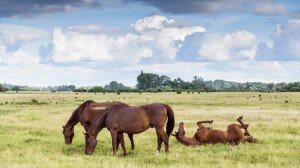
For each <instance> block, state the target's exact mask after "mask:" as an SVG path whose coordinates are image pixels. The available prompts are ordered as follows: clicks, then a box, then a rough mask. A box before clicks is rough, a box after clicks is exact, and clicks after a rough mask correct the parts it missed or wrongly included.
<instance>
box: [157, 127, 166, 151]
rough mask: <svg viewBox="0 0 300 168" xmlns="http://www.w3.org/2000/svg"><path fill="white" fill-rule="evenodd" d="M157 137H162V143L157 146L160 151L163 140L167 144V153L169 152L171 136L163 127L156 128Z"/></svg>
mask: <svg viewBox="0 0 300 168" xmlns="http://www.w3.org/2000/svg"><path fill="white" fill-rule="evenodd" d="M156 133H157V137H160V145H159V146H158V147H157V149H158V148H159V149H158V151H159V152H160V148H161V144H162V141H163V142H164V144H165V153H166V154H168V153H169V137H168V135H167V134H166V132H165V131H164V129H163V128H156Z"/></svg>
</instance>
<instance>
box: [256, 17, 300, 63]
mask: <svg viewBox="0 0 300 168" xmlns="http://www.w3.org/2000/svg"><path fill="white" fill-rule="evenodd" d="M271 38H272V40H273V42H274V45H273V46H272V47H271V48H270V47H268V46H267V45H266V44H265V43H260V44H259V45H258V50H257V54H256V57H255V58H256V59H257V60H266V61H268V60H282V61H299V60H300V19H290V20H288V23H287V24H286V25H282V26H281V25H277V26H276V29H275V31H274V33H273V35H272V36H271Z"/></svg>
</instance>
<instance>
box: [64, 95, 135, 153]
mask: <svg viewBox="0 0 300 168" xmlns="http://www.w3.org/2000/svg"><path fill="white" fill-rule="evenodd" d="M119 103H120V102H104V103H97V102H94V101H92V100H88V101H86V102H84V103H82V104H81V105H80V106H79V107H78V108H77V109H76V110H75V111H74V112H73V114H72V115H71V117H70V119H69V120H68V122H67V123H66V125H65V126H63V134H64V137H65V143H66V144H71V143H72V140H73V137H74V126H75V125H76V124H77V123H78V122H80V123H81V125H82V126H83V127H84V129H85V131H88V129H89V128H90V126H91V123H92V121H93V119H94V118H95V117H96V116H97V115H98V114H100V113H102V112H103V111H104V110H105V109H107V108H108V107H110V106H112V105H115V104H119ZM128 137H129V139H130V141H131V149H134V142H133V135H132V134H128Z"/></svg>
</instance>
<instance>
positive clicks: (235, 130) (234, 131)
mask: <svg viewBox="0 0 300 168" xmlns="http://www.w3.org/2000/svg"><path fill="white" fill-rule="evenodd" d="M242 119H243V116H241V117H239V118H238V119H237V121H238V122H239V123H240V125H239V124H230V125H228V126H227V130H226V131H221V130H216V129H211V130H209V129H207V128H206V127H204V126H203V125H202V124H203V123H209V124H212V123H213V120H211V121H199V122H197V125H198V129H197V132H196V133H195V135H194V136H193V137H192V138H187V137H185V136H184V134H185V132H184V127H183V123H180V125H179V129H178V131H177V132H176V133H175V136H176V139H177V140H178V141H179V142H181V143H183V144H184V145H187V146H190V145H202V144H210V143H212V144H213V143H229V144H233V145H238V144H239V143H240V142H243V141H244V142H245V141H247V142H250V143H255V142H256V139H255V138H253V137H252V136H251V135H250V133H249V132H248V127H249V124H244V123H243V122H242ZM241 129H244V130H245V133H243V132H242V131H241ZM245 136H247V137H245Z"/></svg>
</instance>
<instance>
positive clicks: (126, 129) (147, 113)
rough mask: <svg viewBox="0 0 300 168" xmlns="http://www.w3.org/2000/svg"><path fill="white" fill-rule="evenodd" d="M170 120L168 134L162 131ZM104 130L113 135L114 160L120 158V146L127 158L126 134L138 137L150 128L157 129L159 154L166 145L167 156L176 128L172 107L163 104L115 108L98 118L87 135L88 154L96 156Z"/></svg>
mask: <svg viewBox="0 0 300 168" xmlns="http://www.w3.org/2000/svg"><path fill="white" fill-rule="evenodd" d="M167 119H168V121H167V126H166V132H167V133H166V132H165V131H164V128H163V127H164V125H165V123H166V120H167ZM104 127H107V128H108V129H109V131H110V134H111V138H112V146H113V155H114V156H116V154H117V151H118V146H119V143H121V145H122V147H123V151H124V155H126V154H127V152H126V149H125V144H124V138H123V133H128V134H139V133H141V132H144V131H146V130H147V129H148V128H150V127H154V128H155V129H156V134H157V150H158V152H160V149H161V145H162V142H164V144H165V152H166V154H167V153H168V152H169V136H170V134H171V132H172V131H173V128H174V113H173V110H172V109H171V107H170V106H168V105H165V104H161V103H154V104H148V105H143V106H128V105H127V104H116V105H113V106H111V107H110V108H108V109H106V110H105V111H103V112H102V113H100V114H99V115H97V116H96V118H95V119H94V120H93V122H92V125H91V127H90V128H89V130H88V131H87V133H86V134H85V135H86V141H85V144H86V145H85V153H86V154H89V155H91V154H92V153H93V152H94V150H95V147H96V145H97V140H96V137H97V135H98V133H99V132H100V131H101V130H102V129H103V128H104Z"/></svg>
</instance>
